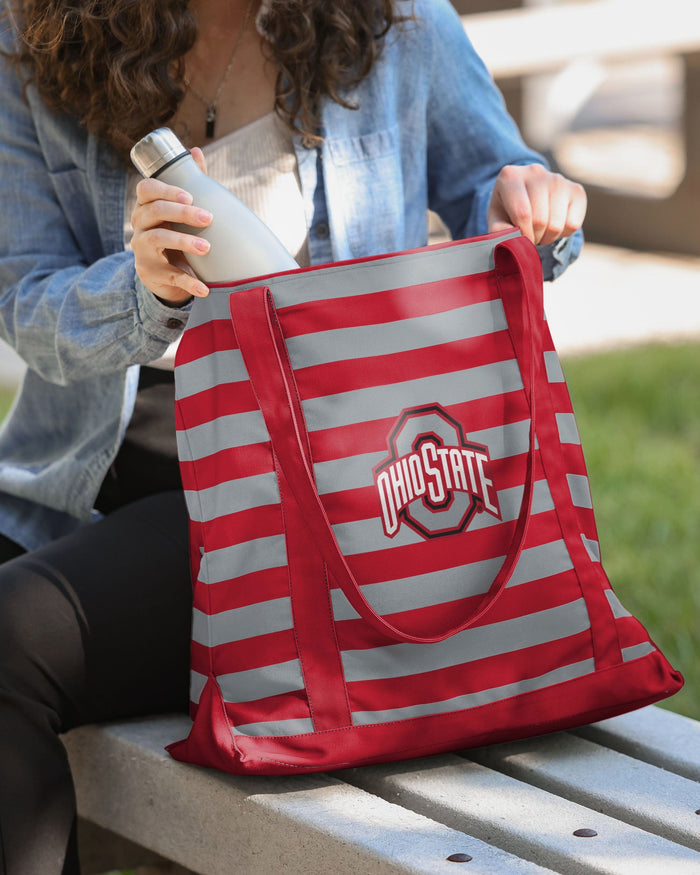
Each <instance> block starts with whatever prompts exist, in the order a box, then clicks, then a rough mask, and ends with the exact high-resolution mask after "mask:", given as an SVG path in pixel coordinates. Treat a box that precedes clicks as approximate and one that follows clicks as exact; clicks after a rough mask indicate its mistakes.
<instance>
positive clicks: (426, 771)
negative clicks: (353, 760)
mask: <svg viewBox="0 0 700 875" xmlns="http://www.w3.org/2000/svg"><path fill="white" fill-rule="evenodd" d="M339 774H340V776H341V777H342V778H343V779H344V780H347V781H349V782H352V783H353V784H354V785H355V786H357V787H361V788H362V789H363V790H366V791H367V792H369V793H373V794H376V795H380V796H383V797H384V798H385V799H391V800H395V801H398V802H400V804H401V805H404V806H407V807H410V808H412V809H414V810H415V811H417V812H419V813H421V814H424V815H425V816H426V817H430V818H432V819H434V820H439V821H441V822H442V823H445V824H446V825H448V826H451V827H453V828H459V829H463V830H466V831H468V832H469V833H470V834H472V835H475V836H478V837H479V838H482V839H486V840H488V841H489V842H491V843H493V844H496V845H498V846H499V847H502V848H504V849H507V850H508V851H510V852H511V853H513V854H516V855H517V856H520V857H523V858H526V859H530V860H535V861H537V862H538V863H540V864H541V865H543V866H547V867H550V868H552V869H554V870H555V871H561V872H576V873H577V875H578V873H605V875H659V873H660V872H673V873H674V875H697V872H698V856H697V854H696V853H695V852H694V851H692V850H690V849H688V848H686V847H683V846H682V845H678V844H676V843H674V842H671V841H669V840H668V839H665V838H662V837H660V836H658V835H655V834H653V833H650V832H646V831H644V830H642V829H640V828H638V827H636V826H632V825H630V824H628V823H624V822H622V821H620V820H618V819H616V818H614V817H612V816H610V815H608V814H603V813H600V812H598V811H594V810H591V809H590V808H587V807H584V806H583V805H580V804H578V803H576V802H572V801H568V800H566V799H561V798H559V797H558V796H556V795H554V794H552V793H549V792H547V791H545V790H542V789H540V788H539V787H535V786H532V785H531V784H529V783H524V782H522V781H519V780H516V779H515V778H513V777H511V776H509V775H505V774H502V773H501V772H498V771H494V770H492V769H489V768H486V767H485V766H482V765H479V764H477V763H475V762H471V761H469V760H467V759H464V758H462V757H460V756H456V755H446V756H438V757H431V758H429V759H423V760H415V761H411V762H406V763H393V764H387V765H382V766H372V767H371V768H362V769H350V770H348V771H344V772H341V773H339ZM580 828H590V829H594V830H596V832H597V833H598V835H597V836H596V837H595V838H579V837H576V836H574V835H573V832H574V830H576V829H580Z"/></svg>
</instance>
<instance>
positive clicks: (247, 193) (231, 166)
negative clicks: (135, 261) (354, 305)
mask: <svg viewBox="0 0 700 875" xmlns="http://www.w3.org/2000/svg"><path fill="white" fill-rule="evenodd" d="M203 152H204V156H205V158H206V161H207V172H208V173H209V175H210V176H211V177H212V178H213V179H215V180H216V181H217V182H219V183H221V185H223V186H225V187H226V188H227V189H228V190H229V191H231V192H232V193H233V194H235V195H236V197H238V198H239V199H240V200H241V201H243V203H244V204H245V205H246V206H247V207H249V209H251V210H252V211H253V212H254V213H255V215H256V216H258V218H259V219H261V220H262V221H263V222H264V223H265V224H266V225H267V226H268V228H270V230H271V231H272V232H273V233H274V234H276V236H277V237H278V238H279V240H280V241H281V242H282V244H283V245H284V247H285V248H286V249H287V251H288V252H289V253H290V255H292V256H293V258H294V259H295V260H296V261H297V263H298V264H299V265H300V266H301V267H305V266H307V265H308V264H309V248H308V231H307V224H306V215H305V213H304V199H303V196H302V193H301V180H300V178H299V169H298V167H297V160H296V154H295V152H294V144H293V142H292V133H291V131H290V130H289V128H288V127H287V125H285V123H284V122H283V121H282V120H281V119H280V118H279V117H278V116H277V115H276V114H275V113H274V112H270V113H268V114H267V115H264V116H262V117H261V118H259V119H256V121H254V122H251V123H250V124H248V125H245V126H244V127H242V128H238V130H235V131H232V132H231V133H230V134H228V135H227V136H225V137H222V138H221V139H220V140H216V141H215V142H214V143H210V144H209V145H207V146H205V147H204V149H203ZM140 179H141V177H140V175H139V174H138V173H137V172H136V171H135V170H133V171H131V172H130V173H129V179H128V183H127V191H126V204H125V213H124V216H125V220H124V246H125V248H127V249H129V248H131V237H132V234H133V230H132V227H131V213H132V211H133V209H134V205H135V204H136V185H137V184H138V182H139V180H140ZM176 349H177V343H173V344H171V345H170V346H169V347H168V349H167V350H166V351H165V354H164V355H163V356H162V357H161V358H159V359H158V360H157V361H155V362H151V363H150V366H151V367H156V368H165V369H169V370H172V368H173V363H174V359H175V350H176Z"/></svg>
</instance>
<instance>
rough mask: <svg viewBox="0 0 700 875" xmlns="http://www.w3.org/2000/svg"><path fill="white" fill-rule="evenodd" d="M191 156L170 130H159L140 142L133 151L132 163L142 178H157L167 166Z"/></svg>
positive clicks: (147, 135)
mask: <svg viewBox="0 0 700 875" xmlns="http://www.w3.org/2000/svg"><path fill="white" fill-rule="evenodd" d="M187 154H189V149H187V148H185V146H183V144H182V143H181V142H180V140H179V139H178V137H177V136H176V135H175V134H174V133H173V132H172V131H171V130H170V128H157V129H156V130H155V131H151V133H150V134H146V136H145V137H144V138H143V139H142V140H139V141H138V143H136V144H135V145H134V147H133V148H132V150H131V161H132V163H133V165H134V167H136V169H137V170H138V171H139V173H140V174H141V175H142V176H147V177H148V176H156V175H157V174H158V171H159V170H162V169H163V167H165V165H166V164H170V162H171V161H174V160H175V159H176V158H179V157H180V156H181V155H187Z"/></svg>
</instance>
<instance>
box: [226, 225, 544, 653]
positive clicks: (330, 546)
mask: <svg viewBox="0 0 700 875" xmlns="http://www.w3.org/2000/svg"><path fill="white" fill-rule="evenodd" d="M494 259H495V267H496V277H497V281H498V287H499V294H500V296H501V300H502V302H503V307H504V310H505V313H506V319H507V322H508V326H509V330H510V332H511V337H512V339H513V343H514V345H515V348H516V355H517V357H518V361H519V363H520V370H521V375H522V379H523V384H524V386H525V391H526V394H527V396H528V398H529V401H530V447H529V451H528V458H527V468H526V477H525V488H524V490H523V497H522V501H521V505H520V510H519V513H518V517H517V520H516V526H515V531H514V534H513V539H512V541H511V544H510V547H509V549H508V553H507V555H506V558H505V561H504V562H503V565H502V566H501V568H500V570H499V572H498V574H497V575H496V578H495V579H494V582H493V584H492V586H491V588H490V589H489V592H488V593H486V595H485V596H484V599H483V600H482V602H481V603H480V604H479V606H478V607H477V608H476V609H475V610H473V611H472V612H471V613H470V614H469V616H467V617H466V618H464V617H463V618H461V619H460V620H459V621H458V622H457V623H456V624H455V625H454V626H451V627H450V628H449V629H447V630H441V631H440V632H438V633H435V634H432V635H426V636H419V635H414V634H412V633H410V632H406V631H403V630H401V629H399V628H398V627H397V626H394V625H393V624H392V623H390V622H389V621H388V620H386V619H385V618H384V617H382V616H381V615H379V614H377V612H376V611H375V610H374V608H372V606H371V605H370V603H369V602H368V601H367V599H366V598H365V596H364V595H363V593H362V590H361V589H360V585H359V584H358V582H357V581H356V580H355V577H354V575H353V573H352V571H351V569H350V567H349V565H348V563H347V561H346V559H345V557H344V556H343V554H342V552H341V550H340V547H339V546H338V542H337V541H336V538H335V534H334V533H333V529H332V527H331V523H330V521H329V519H328V516H327V515H326V511H325V509H324V507H323V503H322V501H321V498H320V497H319V494H318V491H317V489H316V483H315V478H314V474H313V471H312V466H311V459H310V454H309V450H308V443H307V438H306V428H305V425H304V418H303V413H302V408H301V402H300V400H299V397H298V393H297V388H296V382H295V379H294V373H293V371H292V367H291V364H290V361H289V357H288V353H287V348H286V345H285V342H284V337H283V334H282V330H281V327H280V324H279V321H278V319H277V313H276V310H275V306H274V302H273V300H272V296H271V294H270V290H269V289H268V288H265V287H262V286H261V287H257V288H253V289H244V290H241V291H236V292H232V293H231V295H230V296H229V308H230V312H231V318H232V321H233V328H234V332H235V334H236V338H237V341H238V345H239V349H240V351H241V354H242V356H243V361H244V363H245V366H246V369H247V371H248V376H249V379H250V381H251V384H252V386H253V391H254V392H255V395H256V397H257V400H258V404H259V406H260V410H261V411H262V414H263V418H264V420H265V424H266V426H267V429H268V433H269V435H270V440H271V442H272V447H273V450H274V452H275V454H276V456H277V459H278V462H279V465H280V468H281V470H282V472H283V474H284V476H285V478H286V480H287V482H288V484H289V487H290V489H291V491H292V493H293V495H294V498H295V499H296V501H297V504H298V505H299V508H300V509H301V511H302V514H303V517H304V519H305V521H306V523H307V525H308V527H309V530H310V533H311V536H312V538H313V541H314V544H315V545H316V547H317V548H318V549H319V550H320V551H321V555H322V556H323V558H324V561H325V563H326V565H327V567H328V570H329V571H330V573H331V574H332V576H333V578H334V579H335V581H336V582H337V584H338V586H339V587H340V588H341V590H342V591H343V593H344V594H345V596H346V598H347V599H348V601H349V602H350V604H351V605H352V606H353V608H354V609H355V610H356V611H357V613H358V614H359V615H360V616H361V617H362V618H363V619H364V620H365V621H366V622H367V623H369V624H370V625H371V626H372V627H373V628H374V629H375V630H376V631H377V632H379V633H381V634H383V635H386V636H387V637H389V638H391V639H393V640H395V641H402V642H408V643H413V644H434V643H436V642H438V641H444V640H445V639H447V638H449V637H451V636H452V635H456V634H457V633H459V632H462V631H463V630H464V629H466V628H468V627H469V626H472V625H473V624H474V623H476V622H477V620H479V618H480V617H481V616H483V614H484V613H485V612H486V611H488V609H489V608H490V607H491V605H493V603H494V602H495V600H496V599H497V598H498V596H499V595H500V593H501V592H502V591H503V588H504V587H505V586H506V584H507V583H508V580H509V579H510V577H511V575H512V573H513V570H514V569H515V566H516V564H517V561H518V558H519V556H520V553H521V551H522V546H523V542H524V539H525V533H526V530H527V524H528V521H529V516H530V507H531V504H532V492H533V485H534V453H535V432H536V421H535V376H536V370H537V368H538V367H539V362H540V361H541V349H542V344H541V331H540V330H539V327H540V325H541V322H542V320H543V319H544V310H543V294H542V268H541V264H540V260H539V256H538V254H537V250H536V249H535V247H534V246H533V245H532V244H531V243H530V242H529V241H528V240H527V239H526V238H524V237H515V238H512V239H509V240H505V241H503V242H502V243H498V244H497V245H496V247H495V250H494ZM533 314H534V316H533Z"/></svg>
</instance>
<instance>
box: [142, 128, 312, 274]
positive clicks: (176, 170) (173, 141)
mask: <svg viewBox="0 0 700 875" xmlns="http://www.w3.org/2000/svg"><path fill="white" fill-rule="evenodd" d="M131 160H132V162H133V164H134V166H135V167H136V169H137V170H138V171H139V173H141V175H142V176H146V177H149V176H153V177H157V178H158V179H162V180H163V182H167V183H168V184H169V185H177V186H179V187H180V188H182V189H184V190H185V191H187V192H189V193H190V194H191V195H192V198H193V203H194V206H196V207H201V208H202V209H205V210H208V211H209V212H210V213H211V214H212V216H213V219H212V221H211V224H210V225H209V226H208V227H206V228H202V229H196V228H195V227H193V226H190V225H179V224H173V227H174V228H175V229H176V230H177V231H183V232H184V233H185V234H196V235H197V236H199V237H202V238H204V239H205V240H208V241H209V243H210V246H211V248H210V249H209V252H207V253H206V255H194V254H191V253H189V252H185V253H184V255H185V258H186V259H187V261H188V262H189V263H190V265H191V266H192V269H193V270H194V272H195V273H196V274H197V276H198V277H199V279H201V280H202V281H203V282H205V283H206V282H209V283H214V282H236V281H237V280H242V279H248V278H249V277H255V276H262V275H264V274H269V273H279V272H281V271H285V270H294V269H295V268H297V267H299V265H298V264H297V262H296V261H295V260H294V259H293V258H292V256H291V255H290V254H289V252H288V251H287V250H286V249H285V248H284V246H283V245H282V243H280V241H279V239H278V238H277V237H276V236H275V235H274V234H273V233H272V231H271V230H270V229H269V228H268V227H267V225H266V224H265V223H264V222H262V221H261V220H260V219H259V218H258V217H257V216H256V215H255V213H254V212H252V210H250V209H248V207H247V206H246V205H245V204H244V203H242V202H241V201H240V200H239V199H238V198H237V197H236V196H235V195H234V194H231V192H230V191H228V189H226V188H224V186H223V185H219V183H218V182H215V181H214V180H213V179H212V178H211V177H210V176H207V174H206V173H203V172H202V171H201V170H200V169H199V167H198V166H197V164H196V163H195V160H194V158H193V157H192V155H191V154H190V151H189V149H187V148H185V146H184V145H183V144H182V143H181V142H180V140H179V139H178V137H177V136H176V135H175V134H174V133H173V132H172V131H171V130H170V128H158V129H157V130H155V131H152V132H151V133H150V134H147V135H146V136H145V137H144V138H143V139H142V140H139V141H138V143H136V145H135V146H134V147H133V148H132V150H131Z"/></svg>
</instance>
